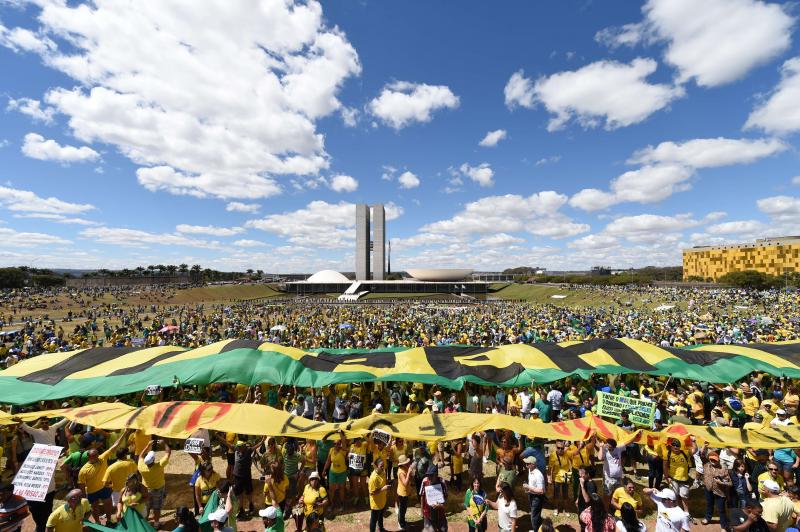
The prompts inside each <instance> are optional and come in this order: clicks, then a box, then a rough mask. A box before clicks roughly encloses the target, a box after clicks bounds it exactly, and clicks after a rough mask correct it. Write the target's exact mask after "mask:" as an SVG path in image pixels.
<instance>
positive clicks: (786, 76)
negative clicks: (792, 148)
mask: <svg viewBox="0 0 800 532" xmlns="http://www.w3.org/2000/svg"><path fill="white" fill-rule="evenodd" d="M744 127H745V128H746V129H749V128H759V129H763V130H764V131H767V132H769V133H775V134H786V133H791V132H793V131H798V130H800V57H794V58H792V59H789V60H788V61H786V62H785V63H783V66H782V67H781V81H780V83H778V86H777V87H775V90H774V91H773V92H772V93H771V94H770V96H769V98H767V99H766V101H764V102H762V103H761V104H759V105H757V106H756V108H755V109H754V110H753V112H751V113H750V116H748V117H747V122H746V123H745V126H744Z"/></svg>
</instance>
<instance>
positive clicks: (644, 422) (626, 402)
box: [597, 392, 656, 427]
mask: <svg viewBox="0 0 800 532" xmlns="http://www.w3.org/2000/svg"><path fill="white" fill-rule="evenodd" d="M622 412H627V413H628V415H629V419H630V420H631V422H632V423H634V424H635V425H640V426H643V427H652V426H653V419H654V418H655V414H656V404H655V403H654V402H653V401H648V400H646V399H639V398H636V397H625V396H624V395H616V394H613V393H606V392H597V414H598V415H600V416H603V417H610V418H611V419H620V418H621V417H622V415H621V414H622Z"/></svg>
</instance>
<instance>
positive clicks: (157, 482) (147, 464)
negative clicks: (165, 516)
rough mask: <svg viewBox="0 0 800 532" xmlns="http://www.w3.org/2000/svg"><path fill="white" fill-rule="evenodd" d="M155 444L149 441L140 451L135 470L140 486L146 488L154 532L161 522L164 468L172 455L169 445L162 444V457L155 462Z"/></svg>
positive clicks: (164, 479)
mask: <svg viewBox="0 0 800 532" xmlns="http://www.w3.org/2000/svg"><path fill="white" fill-rule="evenodd" d="M159 441H162V440H159ZM155 443H156V441H155V440H150V442H149V443H148V444H147V445H146V446H145V448H144V449H142V453H141V454H140V455H139V462H138V464H137V468H138V469H139V473H140V474H141V475H142V484H144V487H145V488H147V490H148V492H149V494H150V497H149V498H148V501H147V513H148V515H149V514H150V511H151V510H152V511H153V521H152V522H153V525H154V527H155V528H156V530H158V526H159V524H160V521H161V507H162V505H163V504H164V497H165V493H164V490H165V487H166V485H167V479H166V476H165V475H164V468H165V467H167V464H168V463H169V457H170V456H171V455H172V449H170V448H169V445H168V444H167V443H166V442H164V451H165V453H164V456H162V457H161V458H160V459H159V460H156V452H155V451H154V450H153V445H154V444H155ZM145 517H147V516H145Z"/></svg>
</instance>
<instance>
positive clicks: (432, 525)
mask: <svg viewBox="0 0 800 532" xmlns="http://www.w3.org/2000/svg"><path fill="white" fill-rule="evenodd" d="M445 501H447V484H446V483H445V481H444V480H442V479H441V478H439V468H438V467H437V466H436V464H430V465H429V466H428V469H427V470H426V471H425V478H424V479H423V480H422V483H421V484H420V489H419V502H420V506H421V508H422V521H423V526H424V528H425V529H426V530H431V531H434V532H446V531H447V516H446V514H445Z"/></svg>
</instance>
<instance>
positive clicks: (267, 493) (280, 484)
mask: <svg viewBox="0 0 800 532" xmlns="http://www.w3.org/2000/svg"><path fill="white" fill-rule="evenodd" d="M288 488H289V477H287V476H286V475H285V474H284V472H283V466H282V465H281V464H280V463H279V462H275V463H273V464H272V471H271V473H270V474H269V475H268V476H267V477H266V478H265V479H264V503H265V504H266V505H267V506H278V507H280V509H281V511H283V512H285V511H286V490H287V489H288Z"/></svg>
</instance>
